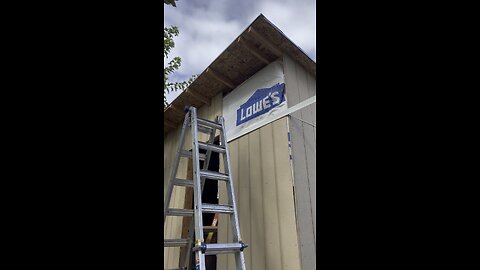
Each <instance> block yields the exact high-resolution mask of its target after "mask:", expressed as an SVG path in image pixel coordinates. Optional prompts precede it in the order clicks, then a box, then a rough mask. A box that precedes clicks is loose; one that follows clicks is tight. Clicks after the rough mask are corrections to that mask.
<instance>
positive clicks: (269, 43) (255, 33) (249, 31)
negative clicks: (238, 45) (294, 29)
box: [248, 26, 282, 57]
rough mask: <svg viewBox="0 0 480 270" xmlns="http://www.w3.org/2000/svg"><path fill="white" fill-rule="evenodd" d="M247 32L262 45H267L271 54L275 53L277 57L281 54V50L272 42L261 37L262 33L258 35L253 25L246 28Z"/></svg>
mask: <svg viewBox="0 0 480 270" xmlns="http://www.w3.org/2000/svg"><path fill="white" fill-rule="evenodd" d="M248 33H251V34H252V35H254V36H255V38H256V39H257V40H258V41H259V42H260V43H262V45H264V46H265V47H268V48H269V49H270V50H271V51H272V52H273V54H275V55H276V56H277V57H280V56H282V51H280V49H278V47H277V46H275V45H273V43H271V42H270V41H268V40H266V39H265V38H264V37H262V35H260V34H259V33H258V32H257V31H256V30H255V29H253V27H251V26H250V27H249V28H248Z"/></svg>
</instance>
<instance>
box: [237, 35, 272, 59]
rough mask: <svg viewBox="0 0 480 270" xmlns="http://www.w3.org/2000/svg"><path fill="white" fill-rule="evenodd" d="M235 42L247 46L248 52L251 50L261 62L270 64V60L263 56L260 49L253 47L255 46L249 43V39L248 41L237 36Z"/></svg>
mask: <svg viewBox="0 0 480 270" xmlns="http://www.w3.org/2000/svg"><path fill="white" fill-rule="evenodd" d="M237 43H239V44H240V45H241V46H243V47H245V48H247V49H248V51H249V52H251V53H252V54H253V55H254V56H255V57H257V58H258V59H259V60H260V61H262V62H263V63H265V64H267V65H268V64H270V61H268V59H267V58H265V56H263V55H262V53H261V52H260V50H259V49H257V48H255V46H253V44H252V43H250V41H248V40H246V39H244V38H242V37H239V38H238V40H237Z"/></svg>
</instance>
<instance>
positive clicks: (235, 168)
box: [221, 140, 245, 269]
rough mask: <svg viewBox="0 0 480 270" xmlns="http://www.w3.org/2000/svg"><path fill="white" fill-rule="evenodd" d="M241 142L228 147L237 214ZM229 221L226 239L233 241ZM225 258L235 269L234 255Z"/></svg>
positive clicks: (224, 183)
mask: <svg viewBox="0 0 480 270" xmlns="http://www.w3.org/2000/svg"><path fill="white" fill-rule="evenodd" d="M241 143H242V142H241V141H240V140H237V141H236V142H235V143H234V144H233V145H232V146H233V147H232V150H233V152H232V150H231V149H230V148H229V149H228V150H229V151H230V153H229V154H230V159H231V164H230V168H231V170H232V172H231V173H232V177H233V189H234V191H235V199H236V203H237V204H238V205H237V211H239V212H238V214H240V205H239V199H240V194H241V190H240V189H239V188H238V187H239V182H240V177H243V171H242V168H241V167H240V165H241V164H240V162H241V161H242V160H244V159H245V157H244V156H243V155H244V153H242V151H240V150H239V149H240V145H241ZM242 165H243V162H242ZM242 181H243V179H242ZM221 184H223V185H228V183H227V182H223V183H221ZM225 195H226V194H225ZM226 196H227V195H226ZM229 221H230V222H229V226H228V240H227V243H233V233H232V225H233V222H232V219H231V218H230V220H229ZM227 260H228V268H229V269H235V257H234V256H228V255H227Z"/></svg>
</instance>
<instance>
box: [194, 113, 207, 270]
mask: <svg viewBox="0 0 480 270" xmlns="http://www.w3.org/2000/svg"><path fill="white" fill-rule="evenodd" d="M190 112H191V117H190V118H191V130H192V154H193V155H192V156H193V166H192V167H193V181H194V182H193V187H194V188H193V200H194V208H195V209H194V213H195V214H194V222H195V238H196V240H195V246H198V247H199V248H200V247H201V244H202V243H203V242H204V240H203V218H202V187H201V183H200V162H199V158H198V157H199V151H198V128H197V111H196V109H195V108H194V107H190ZM195 264H196V265H199V266H200V267H199V270H205V254H203V253H202V251H201V250H200V249H198V250H197V251H195Z"/></svg>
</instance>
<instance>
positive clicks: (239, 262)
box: [219, 116, 246, 270]
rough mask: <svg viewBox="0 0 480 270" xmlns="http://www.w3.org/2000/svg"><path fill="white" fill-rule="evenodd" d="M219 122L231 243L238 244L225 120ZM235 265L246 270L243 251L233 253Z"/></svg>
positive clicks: (237, 226)
mask: <svg viewBox="0 0 480 270" xmlns="http://www.w3.org/2000/svg"><path fill="white" fill-rule="evenodd" d="M219 122H220V124H221V125H222V132H220V142H221V144H222V146H223V147H225V154H223V157H224V158H223V162H224V167H225V173H226V174H228V176H229V178H230V181H228V182H229V183H228V184H227V190H228V194H229V195H230V196H229V198H228V201H229V204H230V205H231V206H232V207H233V209H234V212H233V214H231V215H230V223H231V224H232V233H233V241H234V242H237V243H238V242H241V241H242V238H241V236H240V225H239V222H238V208H237V205H236V200H235V192H234V186H233V180H232V174H231V171H232V170H231V168H230V155H229V151H228V143H227V138H226V132H225V119H224V118H223V116H220V117H219ZM235 264H236V268H237V270H246V264H245V257H244V255H243V251H240V252H236V253H235Z"/></svg>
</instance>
